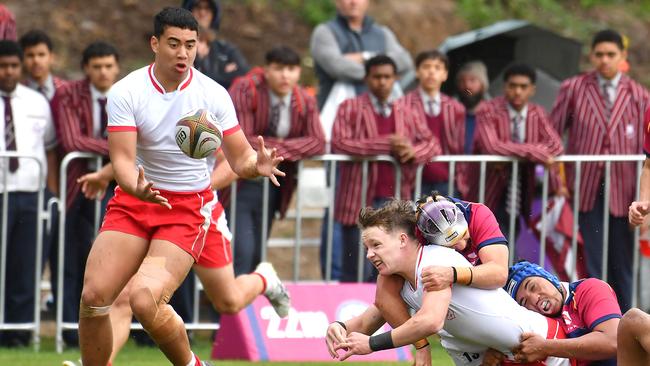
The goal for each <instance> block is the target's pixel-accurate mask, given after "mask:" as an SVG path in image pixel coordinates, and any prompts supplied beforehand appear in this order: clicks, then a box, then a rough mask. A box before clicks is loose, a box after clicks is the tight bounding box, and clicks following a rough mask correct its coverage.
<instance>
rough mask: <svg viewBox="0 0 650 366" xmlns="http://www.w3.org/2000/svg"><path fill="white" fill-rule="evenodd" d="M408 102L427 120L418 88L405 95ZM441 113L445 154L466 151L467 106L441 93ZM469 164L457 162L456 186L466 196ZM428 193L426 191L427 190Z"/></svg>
mask: <svg viewBox="0 0 650 366" xmlns="http://www.w3.org/2000/svg"><path fill="white" fill-rule="evenodd" d="M405 99H406V103H407V104H408V105H409V106H410V107H411V109H412V110H413V113H415V114H417V115H418V118H421V119H424V120H426V114H425V111H424V103H423V102H422V96H421V95H420V91H419V90H418V89H416V90H413V91H411V92H410V93H408V94H406V96H405ZM440 113H441V114H442V121H443V122H442V123H443V125H442V140H441V141H440V147H441V149H442V154H444V155H462V154H464V153H465V107H464V106H463V105H462V104H461V103H460V102H458V101H457V100H455V99H453V98H451V97H449V96H448V95H445V94H442V93H440ZM468 168H469V166H468V164H463V163H459V164H456V177H455V180H456V187H457V188H458V191H459V192H460V193H461V195H463V197H465V196H466V195H467V193H468V191H469V186H468V182H467V169H468ZM425 193H426V192H425Z"/></svg>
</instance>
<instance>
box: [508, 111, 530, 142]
mask: <svg viewBox="0 0 650 366" xmlns="http://www.w3.org/2000/svg"><path fill="white" fill-rule="evenodd" d="M508 116H509V117H510V132H511V134H512V139H513V141H514V142H519V143H523V142H526V118H527V117H528V104H526V105H525V106H524V107H523V108H522V109H521V110H520V111H518V112H517V111H516V110H515V109H514V108H512V106H511V105H510V104H508ZM517 117H519V123H517Z"/></svg>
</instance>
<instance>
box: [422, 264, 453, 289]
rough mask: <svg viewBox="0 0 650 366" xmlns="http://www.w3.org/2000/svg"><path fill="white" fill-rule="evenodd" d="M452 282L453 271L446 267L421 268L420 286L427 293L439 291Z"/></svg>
mask: <svg viewBox="0 0 650 366" xmlns="http://www.w3.org/2000/svg"><path fill="white" fill-rule="evenodd" d="M453 281H454V271H453V269H452V268H451V267H446V266H426V267H424V268H422V285H423V286H424V289H425V290H427V291H440V290H443V289H445V288H447V287H449V286H451V284H452V283H453Z"/></svg>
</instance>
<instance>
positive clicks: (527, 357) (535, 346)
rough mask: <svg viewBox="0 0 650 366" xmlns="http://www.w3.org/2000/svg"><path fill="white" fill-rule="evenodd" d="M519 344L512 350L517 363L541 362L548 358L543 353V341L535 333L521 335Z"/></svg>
mask: <svg viewBox="0 0 650 366" xmlns="http://www.w3.org/2000/svg"><path fill="white" fill-rule="evenodd" d="M520 341H521V343H519V346H517V347H515V349H513V350H512V351H513V352H512V353H514V355H515V361H517V362H536V361H543V360H545V359H546V357H548V355H547V354H546V352H545V351H544V339H543V338H542V337H540V336H539V335H537V334H535V333H529V332H526V333H523V334H522V335H521V337H520Z"/></svg>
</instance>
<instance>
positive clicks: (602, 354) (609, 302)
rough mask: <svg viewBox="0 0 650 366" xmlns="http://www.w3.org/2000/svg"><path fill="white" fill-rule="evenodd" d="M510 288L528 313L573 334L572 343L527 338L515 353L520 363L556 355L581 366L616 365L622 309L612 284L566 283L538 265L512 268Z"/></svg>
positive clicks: (569, 339)
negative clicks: (550, 320) (555, 322)
mask: <svg viewBox="0 0 650 366" xmlns="http://www.w3.org/2000/svg"><path fill="white" fill-rule="evenodd" d="M504 289H505V290H506V291H507V292H508V294H510V296H512V298H513V299H515V300H516V301H517V302H518V303H519V305H521V306H524V307H525V308H527V309H528V310H532V311H535V312H538V313H540V314H542V315H544V316H547V317H551V318H559V319H561V321H560V325H561V326H562V328H564V332H565V333H566V335H567V339H555V340H547V339H543V338H542V337H540V336H539V335H535V334H532V333H524V334H523V335H522V342H521V344H520V345H519V347H518V348H517V349H516V350H515V359H516V360H517V361H519V362H524V363H529V362H536V361H540V360H544V359H546V357H548V356H555V357H563V358H571V359H575V360H576V361H577V365H578V366H587V365H593V366H595V365H616V336H617V328H618V323H619V320H620V318H621V309H620V307H619V305H618V302H617V301H616V294H615V293H614V291H613V290H612V288H611V287H610V286H609V285H608V284H607V283H606V282H604V281H601V280H599V279H596V278H587V279H583V280H579V281H575V282H571V283H568V282H560V281H559V280H558V278H557V277H555V276H554V275H552V274H551V273H549V272H548V271H546V270H545V269H544V268H542V267H540V266H538V265H537V264H534V263H529V262H526V261H523V262H519V263H516V264H515V265H513V266H512V267H511V268H510V271H509V275H508V281H507V282H506V286H505V287H504Z"/></svg>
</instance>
